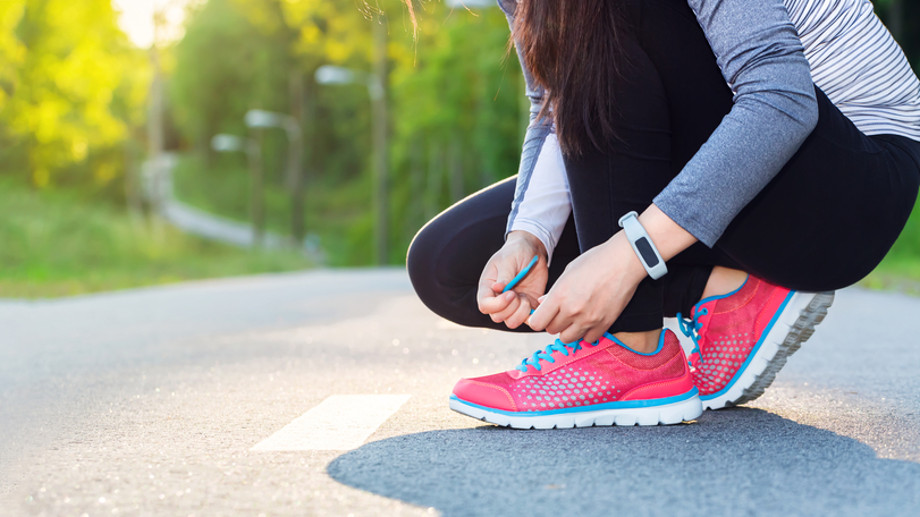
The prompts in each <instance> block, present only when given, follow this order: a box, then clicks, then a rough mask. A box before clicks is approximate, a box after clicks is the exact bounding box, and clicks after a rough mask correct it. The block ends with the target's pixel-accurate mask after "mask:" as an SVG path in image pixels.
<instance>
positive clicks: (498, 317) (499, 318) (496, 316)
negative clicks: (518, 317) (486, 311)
mask: <svg viewBox="0 0 920 517" xmlns="http://www.w3.org/2000/svg"><path fill="white" fill-rule="evenodd" d="M508 295H511V296H510V298H511V301H510V302H509V303H508V305H507V306H506V307H505V308H504V309H502V310H501V311H497V312H495V313H492V314H491V316H492V321H494V322H495V323H501V322H503V321H505V320H507V319H508V317H509V316H511V315H512V314H514V311H516V310H517V309H518V307H519V306H520V305H521V301H520V299H519V298H518V297H517V295H516V294H514V293H513V292H511V291H509V292H507V293H505V294H504V295H502V298H506V297H508Z"/></svg>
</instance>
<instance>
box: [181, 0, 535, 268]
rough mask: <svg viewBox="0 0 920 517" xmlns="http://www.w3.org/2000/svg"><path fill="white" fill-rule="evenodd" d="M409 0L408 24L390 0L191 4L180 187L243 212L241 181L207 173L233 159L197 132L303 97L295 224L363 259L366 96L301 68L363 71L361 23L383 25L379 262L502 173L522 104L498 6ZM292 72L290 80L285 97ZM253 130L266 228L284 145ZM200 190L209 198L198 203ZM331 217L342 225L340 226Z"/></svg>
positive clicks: (346, 257) (510, 170)
mask: <svg viewBox="0 0 920 517" xmlns="http://www.w3.org/2000/svg"><path fill="white" fill-rule="evenodd" d="M356 6H357V8H356ZM417 7H418V11H419V12H418V14H419V17H418V20H419V26H418V31H417V33H416V32H415V31H414V30H413V26H412V24H411V21H410V20H409V16H408V13H407V9H406V6H405V4H403V3H402V2H401V1H399V0H382V1H381V2H380V3H379V4H374V5H373V6H371V5H368V4H363V3H361V2H357V3H337V2H320V1H313V0H287V1H283V2H282V1H280V0H249V1H243V0H210V1H209V2H207V3H206V4H205V5H203V6H202V8H201V10H199V11H197V12H196V13H194V14H193V15H192V16H191V18H190V20H189V22H188V25H187V30H186V35H185V38H184V39H183V40H182V41H181V42H180V43H179V44H178V46H177V48H176V55H177V62H176V69H175V74H174V78H173V80H172V82H171V88H170V93H171V98H170V105H171V106H172V109H173V112H174V113H175V120H176V124H177V126H178V127H179V130H180V133H181V134H182V136H183V138H184V139H185V141H186V142H188V144H189V147H190V148H192V149H197V150H199V151H200V153H201V160H200V161H199V162H196V163H198V170H197V172H196V171H192V170H188V169H183V170H182V171H181V173H180V176H181V178H182V179H181V180H178V181H177V191H178V193H179V195H180V197H182V198H183V199H186V200H189V201H192V202H194V203H196V204H205V205H207V206H209V207H210V208H211V209H212V210H216V211H218V212H219V213H222V214H224V215H229V216H232V217H236V218H239V219H245V218H246V217H247V213H246V211H245V207H244V206H243V205H241V204H240V201H241V200H243V201H245V199H246V198H247V196H246V194H245V190H244V189H245V188H246V182H245V181H243V182H242V183H240V184H239V185H237V188H236V189H232V190H230V191H228V190H227V189H226V188H222V187H220V188H219V187H217V186H215V185H214V183H213V177H214V173H212V172H209V171H208V169H209V168H211V167H220V168H223V169H224V170H227V167H231V168H232V167H233V165H232V164H230V165H228V163H227V161H226V160H220V161H217V160H215V157H214V156H208V154H209V153H210V151H208V150H207V145H208V141H209V139H210V138H211V136H212V135H214V134H217V133H233V134H238V135H244V134H246V130H245V128H244V127H243V125H242V119H243V115H244V114H245V112H246V110H248V109H251V108H261V109H268V110H272V111H280V112H284V113H293V114H294V115H300V114H301V113H299V112H298V109H297V107H298V106H299V103H303V104H304V106H305V107H304V111H303V116H302V124H303V126H304V131H305V134H306V135H307V142H306V145H305V146H306V159H305V161H306V166H305V168H306V175H307V178H308V182H309V186H308V190H309V192H310V193H309V198H308V214H307V222H306V224H307V228H308V230H309V231H310V232H311V233H312V234H314V235H318V236H319V237H320V239H321V241H322V245H323V247H324V248H326V249H327V252H328V253H329V255H330V258H331V260H332V262H333V263H334V264H366V263H369V262H371V260H372V246H371V245H372V242H373V234H372V231H373V227H374V222H373V220H372V219H371V218H372V214H371V211H370V206H371V204H372V203H371V199H372V198H371V196H372V192H371V188H372V182H371V174H372V171H371V162H370V159H371V154H372V148H371V143H370V133H371V124H372V123H373V121H372V120H371V115H370V99H369V92H368V89H367V88H366V86H365V84H363V83H359V84H352V85H337V86H333V85H326V86H322V85H317V84H316V83H315V81H314V80H313V77H314V74H315V72H316V69H317V68H318V67H320V66H322V65H328V64H333V65H337V66H341V67H346V68H349V69H351V70H354V71H356V72H357V73H358V76H359V77H361V76H364V77H367V76H368V74H370V73H371V70H373V67H374V62H373V61H374V59H375V56H374V51H373V49H374V44H373V41H372V32H373V28H374V24H384V26H385V29H386V31H387V33H388V40H387V47H386V59H387V77H386V78H384V79H385V83H386V85H387V90H388V104H389V111H390V114H391V116H390V120H389V121H388V122H387V123H388V126H389V133H390V145H389V156H390V160H389V161H390V178H389V183H390V190H389V199H390V214H391V217H390V221H391V224H390V228H389V235H390V246H389V248H390V250H391V252H390V257H389V260H390V261H391V262H393V263H399V262H401V261H402V260H403V259H404V253H405V249H406V246H407V245H408V242H409V240H410V239H411V237H412V235H413V234H414V233H415V231H416V230H417V229H418V228H419V227H421V225H422V224H424V222H425V221H426V220H427V219H428V218H429V217H431V216H433V215H434V214H436V213H437V212H438V211H440V210H441V209H443V208H444V207H446V206H447V205H448V204H450V203H451V202H453V201H456V200H458V199H460V198H461V197H463V196H465V195H466V194H469V193H470V192H472V191H474V190H477V189H479V188H481V187H483V186H485V185H488V184H490V183H492V182H494V181H496V180H498V179H500V178H503V177H507V176H509V175H511V174H514V173H515V172H516V171H517V161H518V158H519V153H520V145H521V136H522V130H523V125H524V124H525V122H526V118H525V117H526V111H525V106H523V102H524V100H523V95H522V91H523V85H522V80H521V79H520V70H519V68H518V67H517V61H516V59H513V58H512V59H509V60H507V61H506V60H505V57H506V49H507V42H508V28H507V22H506V20H505V18H504V16H503V15H502V13H501V12H500V11H499V10H498V9H488V10H484V11H476V12H473V11H470V10H466V9H456V10H450V9H448V8H447V7H445V5H444V4H442V3H440V2H430V3H426V4H423V5H418V6H417ZM202 56H207V59H206V60H203V58H202ZM298 78H299V84H302V85H303V86H302V90H300V91H299V92H295V93H293V94H292V91H291V85H292V84H298ZM215 92H219V94H216V93H215ZM298 94H299V95H302V98H300V99H298V98H297V95H298ZM253 136H257V137H259V135H258V134H254V135H253ZM264 139H265V140H264V141H263V145H264V146H265V147H264V149H266V151H268V152H267V155H268V156H267V157H266V160H265V164H264V165H265V169H266V170H267V171H268V174H269V177H270V178H273V183H270V184H269V186H268V190H269V192H268V194H267V202H268V210H269V212H270V214H269V222H270V224H271V220H272V219H273V217H272V215H271V213H272V212H273V213H275V214H279V213H285V214H286V213H288V212H289V207H288V206H287V205H288V200H287V199H286V198H285V196H283V195H278V194H277V193H276V192H272V191H273V190H275V191H277V190H283V189H284V183H283V178H282V177H281V174H280V171H281V170H282V169H283V167H284V163H283V158H284V146H285V145H286V142H285V141H284V139H283V135H281V134H280V132H278V131H274V132H272V131H265V132H264ZM273 159H274V161H273ZM236 160H237V161H236V162H234V163H235V164H236V167H237V168H240V167H242V166H243V164H244V159H243V157H237V159H236ZM195 176H198V177H197V178H195ZM209 177H210V178H212V179H210V180H209V179H207V178H209ZM236 177H237V178H245V174H237V175H236ZM208 184H210V185H211V186H212V187H208V186H207V185H208ZM356 184H357V185H360V186H361V188H354V186H355V185H356ZM209 190H211V191H212V194H210V197H211V198H212V199H211V200H210V201H205V200H204V199H203V198H204V197H205V196H207V195H208V194H205V192H207V191H209ZM215 190H219V192H213V191H215ZM345 193H347V195H343V194H345ZM329 199H335V200H337V201H338V202H337V203H335V204H331V203H328V200H329ZM318 207H321V211H319V212H318V211H317V208H318ZM280 219H281V220H285V216H283V217H281V218H280ZM341 221H349V222H350V224H349V225H347V226H346V227H343V226H342V225H341V224H339V223H340V222H341ZM276 229H277V230H278V231H282V232H283V231H285V228H283V227H280V228H276Z"/></svg>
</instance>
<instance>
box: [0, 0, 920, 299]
mask: <svg viewBox="0 0 920 517" xmlns="http://www.w3.org/2000/svg"><path fill="white" fill-rule="evenodd" d="M875 4H876V7H877V10H878V11H879V12H880V14H881V15H882V16H883V18H884V19H885V20H886V22H887V23H888V25H889V27H890V28H891V29H892V31H893V32H894V33H895V34H896V35H897V37H898V38H899V40H900V41H901V42H902V43H903V44H904V46H905V49H906V50H907V52H908V54H909V57H911V59H912V62H913V63H915V67H916V65H917V64H918V61H917V60H918V59H920V5H916V4H915V3H910V2H906V1H904V0H877V1H876V2H875ZM414 6H415V14H416V15H417V21H418V26H417V30H416V29H414V27H413V24H412V23H411V21H410V15H409V10H408V9H407V7H406V5H405V4H404V3H403V2H402V1H401V0H379V1H378V0H367V1H364V0H355V1H346V2H338V1H329V0H325V1H323V0H80V1H78V2H74V1H73V0H3V1H0V298H3V297H44V296H56V295H65V294H75V293H83V292H88V291H96V290H104V289H114V288H123V287H130V286H137V285H147V284H153V283H162V282H170V281H177V280H183V279H191V278H202V277H213V276H225V275H237V274H249V273H259V272H272V271H288V270H298V269H305V268H311V267H318V266H366V265H374V264H390V265H399V264H402V263H403V261H404V259H405V250H406V247H407V245H408V243H409V241H410V240H411V238H412V236H413V235H414V233H415V232H416V231H417V230H418V228H419V227H421V226H422V225H423V224H424V222H425V221H427V220H428V219H429V218H430V217H432V216H433V215H435V214H436V213H438V212H439V211H440V210H442V209H443V208H444V207H446V206H448V205H449V204H450V203H452V202H454V201H456V200H459V199H461V198H462V197H464V196H466V195H468V194H470V193H472V192H474V191H476V190H478V189H479V188H482V187H484V186H486V185H488V184H490V183H493V182H495V181H497V180H499V179H502V178H505V177H508V176H510V175H512V174H514V173H515V172H516V170H517V163H518V158H519V152H520V146H521V141H522V137H523V130H524V126H525V124H526V118H527V106H526V102H525V99H524V96H523V84H522V80H521V78H520V70H519V68H518V64H517V60H516V59H515V58H514V56H513V54H510V55H509V54H508V47H507V43H508V27H507V22H506V20H505V18H504V15H503V14H502V13H501V11H500V10H499V9H497V8H496V7H495V6H494V3H493V2H489V1H482V0H478V1H474V0H467V1H466V2H461V1H459V0H455V1H427V2H418V1H416V2H415V4H414ZM918 281H920V214H917V213H915V215H914V218H913V220H912V221H911V223H910V225H909V226H908V230H907V232H906V233H905V235H904V236H903V237H902V239H901V241H899V243H898V245H897V246H896V248H895V250H894V251H893V252H892V254H891V255H890V256H889V258H888V259H887V260H886V262H885V263H884V264H883V266H882V267H881V268H880V270H879V271H878V272H876V274H875V275H874V276H873V277H872V278H871V279H870V280H869V283H870V284H873V285H882V284H884V285H892V284H893V285H896V286H898V287H903V286H908V287H909V286H914V288H916V285H918Z"/></svg>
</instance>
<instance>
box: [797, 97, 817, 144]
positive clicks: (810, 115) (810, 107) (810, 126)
mask: <svg viewBox="0 0 920 517" xmlns="http://www.w3.org/2000/svg"><path fill="white" fill-rule="evenodd" d="M820 116H821V115H820V111H819V109H818V99H817V98H816V97H815V96H811V97H810V98H809V99H808V101H807V102H806V103H805V106H804V109H803V110H802V115H801V123H802V131H803V132H804V133H805V136H806V137H807V136H808V135H810V134H811V132H812V131H814V129H815V127H817V125H818V119H819V118H820Z"/></svg>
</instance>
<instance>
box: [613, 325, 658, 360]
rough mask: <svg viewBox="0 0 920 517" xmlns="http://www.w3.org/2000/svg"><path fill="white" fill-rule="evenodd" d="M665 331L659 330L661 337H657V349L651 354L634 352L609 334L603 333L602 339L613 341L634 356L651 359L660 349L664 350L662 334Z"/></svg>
mask: <svg viewBox="0 0 920 517" xmlns="http://www.w3.org/2000/svg"><path fill="white" fill-rule="evenodd" d="M665 330H667V329H661V335H660V336H658V348H656V349H655V351H654V352H651V353H648V354H646V353H643V352H637V351H636V350H633V349H632V348H629V347H628V346H626V344H624V343H623V342H622V341H620V340H619V339H617V338H615V337H613V334H611V333H610V332H604V337H605V338H607V339H609V340H610V341H613V342H614V343H616V344H618V345H620V346H621V347H623V348H625V349H626V350H629V351H630V352H632V353H634V354H636V355H644V356H647V357H651V356H653V355H657V354H658V352H661V349H662V348H664V333H665Z"/></svg>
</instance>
